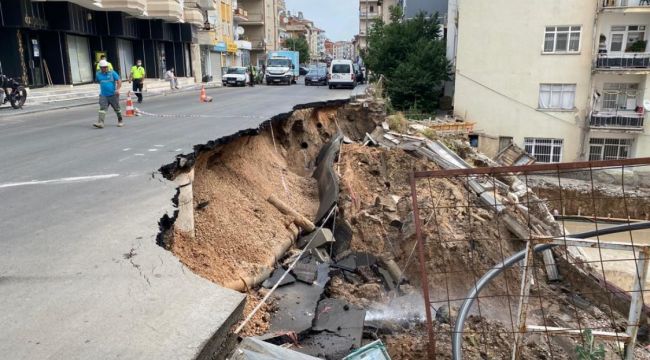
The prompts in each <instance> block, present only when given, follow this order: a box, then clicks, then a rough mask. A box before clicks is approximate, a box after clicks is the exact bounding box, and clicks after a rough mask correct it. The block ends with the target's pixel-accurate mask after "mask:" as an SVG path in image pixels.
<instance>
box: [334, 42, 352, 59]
mask: <svg viewBox="0 0 650 360" xmlns="http://www.w3.org/2000/svg"><path fill="white" fill-rule="evenodd" d="M352 55H353V51H352V42H350V41H337V42H335V43H334V58H335V59H348V60H352Z"/></svg>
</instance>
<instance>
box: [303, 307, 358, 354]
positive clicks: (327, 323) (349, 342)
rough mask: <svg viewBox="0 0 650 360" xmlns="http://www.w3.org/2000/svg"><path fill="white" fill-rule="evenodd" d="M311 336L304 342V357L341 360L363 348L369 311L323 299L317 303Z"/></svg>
mask: <svg viewBox="0 0 650 360" xmlns="http://www.w3.org/2000/svg"><path fill="white" fill-rule="evenodd" d="M316 314H317V315H316V318H315V319H314V327H313V328H312V330H313V331H315V332H318V334H312V335H310V336H308V337H307V339H305V340H304V341H303V342H302V344H301V345H302V346H303V348H301V349H300V350H299V351H300V352H302V353H305V354H310V355H314V356H319V357H324V358H325V359H337V360H338V359H341V358H343V357H344V356H346V355H347V354H349V353H350V351H352V350H354V349H358V348H359V347H360V346H361V340H362V336H363V323H364V319H365V317H366V311H365V310H363V309H362V308H360V307H357V306H354V305H350V304H348V303H346V302H345V301H343V300H338V299H323V300H321V301H320V302H319V303H318V308H317V310H316Z"/></svg>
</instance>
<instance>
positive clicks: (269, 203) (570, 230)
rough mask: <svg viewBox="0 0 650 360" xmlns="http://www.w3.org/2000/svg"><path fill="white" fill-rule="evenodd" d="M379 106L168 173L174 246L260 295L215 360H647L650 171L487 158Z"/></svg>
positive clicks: (281, 130)
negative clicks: (649, 176) (174, 189)
mask: <svg viewBox="0 0 650 360" xmlns="http://www.w3.org/2000/svg"><path fill="white" fill-rule="evenodd" d="M380 92H381V91H380V90H378V89H377V88H376V87H370V88H369V89H368V90H367V91H366V93H365V94H364V95H362V96H355V97H354V98H352V99H350V100H346V101H330V102H322V103H313V104H304V105H301V106H297V107H296V108H295V109H294V110H293V111H292V112H289V113H285V114H279V115H277V116H275V117H273V118H271V119H270V120H267V121H265V122H263V123H262V124H260V126H259V127H258V128H254V129H249V130H245V131H240V132H239V133H236V134H232V135H230V136H227V137H222V138H219V139H215V140H214V141H211V142H209V143H206V144H197V145H196V146H195V148H194V152H193V153H191V154H186V155H182V156H178V157H177V158H176V159H170V161H171V162H170V163H169V164H167V165H165V166H163V167H162V168H161V172H162V173H163V174H164V176H165V177H166V178H167V179H169V180H173V181H174V182H175V183H176V184H177V185H178V188H177V193H176V196H175V197H174V199H171V201H173V203H174V205H175V208H176V211H175V213H174V215H173V216H167V215H166V216H165V217H163V218H162V219H161V220H160V234H159V236H158V243H159V245H160V246H163V247H164V248H165V249H167V250H169V251H171V252H172V253H173V254H174V255H175V256H177V257H178V258H179V259H180V261H181V262H182V263H183V264H184V265H185V266H186V267H187V268H189V269H190V270H191V271H193V272H194V273H196V274H198V275H199V276H201V277H203V278H205V279H208V280H210V281H212V282H214V283H216V284H218V285H220V286H224V287H227V288H230V289H233V290H236V291H239V292H242V293H245V294H246V297H247V299H246V302H245V304H243V306H242V307H240V309H239V311H238V313H236V314H233V316H232V317H231V321H230V323H229V324H226V325H227V326H226V327H224V329H223V331H222V332H221V333H220V334H218V336H216V337H215V338H214V339H211V340H210V341H209V343H208V344H206V348H205V350H204V352H203V353H202V354H203V355H205V356H204V357H203V358H215V359H238V360H239V359H242V360H243V359H251V360H252V359H287V360H289V359H295V360H303V359H304V360H307V359H328V360H333V359H349V360H352V359H393V360H402V359H457V360H460V359H507V358H511V359H650V350H647V349H646V347H647V346H648V345H649V344H650V337H649V330H650V329H649V328H648V323H647V316H648V310H650V309H649V308H647V307H646V304H645V302H644V292H645V291H646V284H647V273H648V260H649V259H648V256H650V240H649V238H648V234H650V230H648V229H650V224H649V223H648V217H649V216H650V203H649V202H648V197H649V196H650V189H649V188H646V187H645V182H644V179H647V177H646V176H647V175H644V174H648V171H650V159H628V160H605V161H595V162H584V163H562V164H541V163H536V160H535V158H534V157H533V156H531V155H530V154H528V153H526V152H525V151H524V150H523V149H520V148H518V147H517V146H515V145H510V146H508V147H506V148H505V149H501V150H500V151H494V152H492V153H483V152H480V151H479V149H477V148H476V147H473V146H472V144H471V142H470V139H471V137H472V136H474V135H473V134H472V126H471V124H469V123H467V122H464V121H463V120H462V119H456V118H450V117H444V116H442V117H432V118H425V119H418V120H413V119H410V118H409V116H405V115H403V114H400V113H396V114H392V113H391V114H389V113H388V112H387V106H386V101H385V100H384V99H383V98H382V97H381V96H380V95H379V93H380ZM172 160H173V161H172ZM648 349H650V348H648ZM215 354H216V355H215ZM200 358H201V357H200Z"/></svg>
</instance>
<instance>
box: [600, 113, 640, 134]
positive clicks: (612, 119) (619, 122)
mask: <svg viewBox="0 0 650 360" xmlns="http://www.w3.org/2000/svg"><path fill="white" fill-rule="evenodd" d="M643 117H644V114H643V113H637V112H634V111H626V112H602V111H601V112H598V113H593V114H591V119H590V122H589V126H590V127H592V128H610V129H624V130H643Z"/></svg>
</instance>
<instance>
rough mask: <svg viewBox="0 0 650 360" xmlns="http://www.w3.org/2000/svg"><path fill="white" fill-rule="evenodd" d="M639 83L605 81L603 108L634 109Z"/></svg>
mask: <svg viewBox="0 0 650 360" xmlns="http://www.w3.org/2000/svg"><path fill="white" fill-rule="evenodd" d="M638 89H639V84H624V83H605V84H604V85H603V102H602V106H601V110H634V109H636V104H637V100H636V99H637V91H638Z"/></svg>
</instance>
